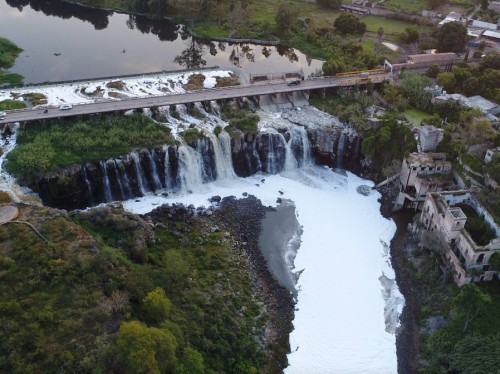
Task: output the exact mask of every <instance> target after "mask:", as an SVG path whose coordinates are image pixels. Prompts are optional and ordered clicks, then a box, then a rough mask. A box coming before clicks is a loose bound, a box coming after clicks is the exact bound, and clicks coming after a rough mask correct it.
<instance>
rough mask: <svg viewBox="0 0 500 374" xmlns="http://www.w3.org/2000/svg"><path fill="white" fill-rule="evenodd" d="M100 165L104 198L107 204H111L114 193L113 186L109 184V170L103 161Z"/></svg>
mask: <svg viewBox="0 0 500 374" xmlns="http://www.w3.org/2000/svg"><path fill="white" fill-rule="evenodd" d="M100 164H101V168H102V173H103V184H104V198H105V199H106V202H107V203H109V202H110V201H113V193H112V192H111V184H110V183H109V176H108V168H107V166H106V162H105V161H101V162H100Z"/></svg>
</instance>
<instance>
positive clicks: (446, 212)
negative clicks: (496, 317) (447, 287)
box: [420, 190, 500, 286]
mask: <svg viewBox="0 0 500 374" xmlns="http://www.w3.org/2000/svg"><path fill="white" fill-rule="evenodd" d="M459 204H466V205H469V206H470V207H471V208H473V209H475V210H476V212H477V210H478V208H479V210H481V209H482V207H479V206H478V203H477V202H476V201H475V199H474V198H473V197H472V196H471V194H470V192H469V191H465V190H460V191H453V192H436V193H429V194H428V195H427V196H426V198H425V202H424V205H423V209H422V214H421V216H420V223H421V224H422V225H423V227H424V228H425V230H427V231H434V232H436V234H437V235H438V238H439V239H440V241H441V244H442V245H444V246H445V250H446V258H445V260H446V261H448V262H449V263H450V265H451V266H452V267H453V270H454V275H453V278H454V280H455V283H457V284H458V285H459V286H462V285H464V284H467V283H470V282H479V281H490V280H493V279H494V278H495V277H498V276H499V271H498V270H497V269H492V268H491V265H490V259H491V256H493V255H494V254H497V256H500V238H498V237H497V238H495V239H492V240H491V241H490V242H489V243H487V244H486V245H478V244H477V243H476V242H475V241H474V240H473V239H472V237H471V235H470V234H469V233H468V232H467V230H466V229H465V224H466V222H467V216H466V215H465V213H464V212H463V210H462V209H461V208H460V207H459V206H457V205H459ZM485 222H486V223H487V224H491V222H489V221H485ZM492 229H494V230H495V232H497V235H498V232H499V231H500V228H498V226H496V225H495V227H492Z"/></svg>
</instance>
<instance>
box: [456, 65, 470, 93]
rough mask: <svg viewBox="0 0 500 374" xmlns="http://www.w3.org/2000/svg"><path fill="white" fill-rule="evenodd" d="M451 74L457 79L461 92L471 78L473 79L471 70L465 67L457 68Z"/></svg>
mask: <svg viewBox="0 0 500 374" xmlns="http://www.w3.org/2000/svg"><path fill="white" fill-rule="evenodd" d="M451 72H452V73H453V76H454V77H455V80H456V87H457V88H458V90H459V91H461V90H462V87H463V85H464V83H465V81H467V80H468V79H469V78H471V77H472V73H471V72H470V71H469V69H467V68H465V67H459V66H455V67H454V68H453V69H452V70H451Z"/></svg>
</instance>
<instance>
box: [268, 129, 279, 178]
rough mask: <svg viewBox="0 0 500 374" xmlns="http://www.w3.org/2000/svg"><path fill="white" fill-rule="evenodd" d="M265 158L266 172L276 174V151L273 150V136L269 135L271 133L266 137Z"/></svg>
mask: <svg viewBox="0 0 500 374" xmlns="http://www.w3.org/2000/svg"><path fill="white" fill-rule="evenodd" d="M266 160H267V162H266V171H267V174H276V173H277V172H278V168H277V167H276V153H275V152H274V144H273V137H272V136H271V134H269V137H268V149H267V155H266Z"/></svg>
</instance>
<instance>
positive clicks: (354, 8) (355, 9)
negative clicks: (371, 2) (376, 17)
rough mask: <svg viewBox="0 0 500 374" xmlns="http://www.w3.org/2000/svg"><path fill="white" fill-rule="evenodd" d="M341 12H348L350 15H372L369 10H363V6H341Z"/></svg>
mask: <svg viewBox="0 0 500 374" xmlns="http://www.w3.org/2000/svg"><path fill="white" fill-rule="evenodd" d="M340 10H341V11H343V12H348V13H356V14H370V10H369V9H366V8H363V7H361V6H355V5H347V4H341V5H340Z"/></svg>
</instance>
